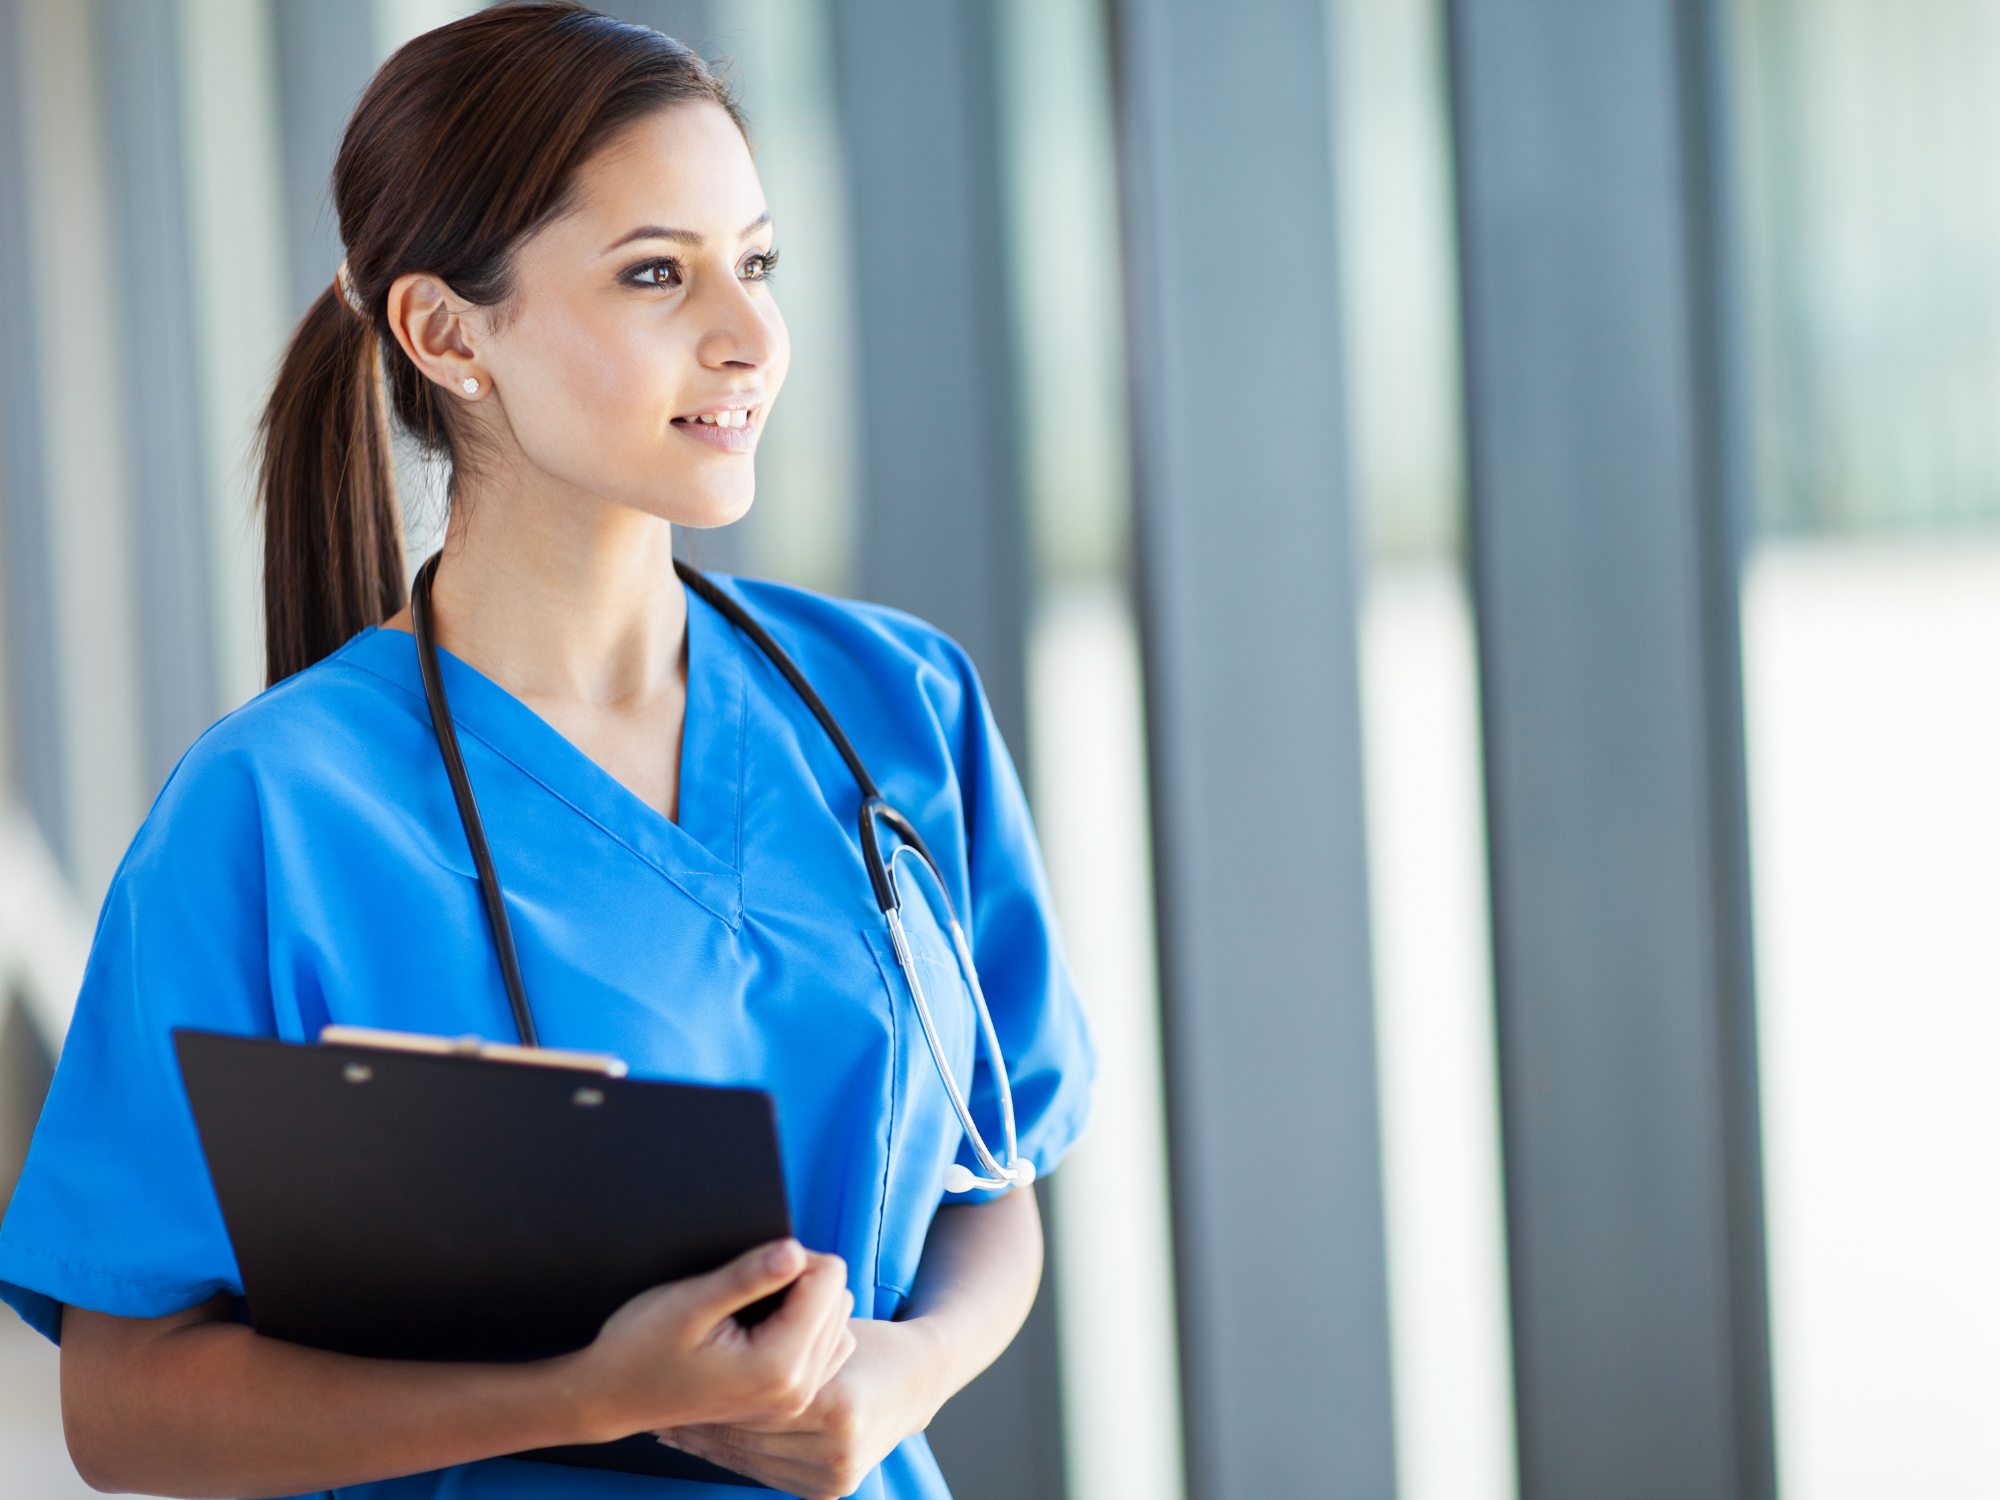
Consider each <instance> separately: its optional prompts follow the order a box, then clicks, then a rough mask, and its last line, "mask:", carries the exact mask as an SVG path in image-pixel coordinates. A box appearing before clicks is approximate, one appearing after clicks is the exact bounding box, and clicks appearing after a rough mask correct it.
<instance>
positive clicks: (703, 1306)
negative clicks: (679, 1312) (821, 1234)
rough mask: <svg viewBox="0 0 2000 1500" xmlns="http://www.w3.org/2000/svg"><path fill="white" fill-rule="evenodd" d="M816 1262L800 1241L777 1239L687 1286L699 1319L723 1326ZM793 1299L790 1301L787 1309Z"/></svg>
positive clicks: (740, 1256) (693, 1280) (697, 1278)
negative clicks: (700, 1317) (734, 1315)
mask: <svg viewBox="0 0 2000 1500" xmlns="http://www.w3.org/2000/svg"><path fill="white" fill-rule="evenodd" d="M812 1259H813V1257H812V1256H811V1255H809V1254H808V1252H807V1250H806V1247H805V1246H803V1245H801V1244H800V1243H799V1242H798V1241H797V1240H774V1241H773V1242H772V1243H770V1244H768V1245H759V1246H758V1247H757V1248H756V1249H754V1250H746V1251H744V1252H743V1254H741V1255H739V1256H737V1257H736V1259H734V1260H732V1261H731V1262H730V1263H729V1264H728V1265H726V1266H723V1267H722V1268H721V1269H720V1270H716V1271H710V1272H709V1273H708V1274H707V1275H706V1276H695V1277H691V1278H689V1279H688V1280H687V1281H686V1282H685V1283H683V1287H684V1289H685V1292H686V1295H687V1296H688V1299H689V1302H690V1303H691V1304H692V1307H693V1309H694V1311H695V1312H696V1314H697V1315H698V1316H703V1317H705V1319H706V1321H708V1322H711V1323H720V1322H721V1321H722V1320H723V1319H724V1318H726V1317H728V1316H729V1315H730V1314H731V1313H734V1312H737V1311H739V1310H740V1309H742V1308H745V1307H748V1306H749V1305H750V1304H751V1303H753V1302H756V1301H758V1300H759V1299H761V1298H764V1297H768V1296H770V1295H771V1294H772V1293H773V1292H776V1291H782V1290H783V1289H784V1288H785V1287H787V1286H790V1285H791V1284H792V1283H793V1282H794V1281H797V1280H799V1279H800V1277H801V1273H804V1272H807V1271H808V1270H809V1267H810V1262H811V1261H812ZM793 1300H794V1299H792V1298H789V1297H788V1298H786V1306H787V1307H789V1306H790V1304H791V1302H792V1301H793Z"/></svg>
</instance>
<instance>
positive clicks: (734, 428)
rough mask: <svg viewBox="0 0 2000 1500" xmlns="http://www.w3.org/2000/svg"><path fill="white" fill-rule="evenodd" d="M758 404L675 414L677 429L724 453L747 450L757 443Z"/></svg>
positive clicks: (675, 426)
mask: <svg viewBox="0 0 2000 1500" xmlns="http://www.w3.org/2000/svg"><path fill="white" fill-rule="evenodd" d="M758 411H759V408H758V407H756V406H725V407H718V408H716V409H715V410H713V411H703V412H695V413H693V414H692V415H690V416H685V417H675V418H674V430H675V431H676V432H681V433H685V434H686V435H687V436H688V437H691V438H693V439H694V440H695V441H696V442H698V443H706V444H708V446H709V447H711V448H720V449H721V450H722V451H723V452H725V453H748V452H749V451H750V450H751V449H753V448H755V447H756V446H757V434H758V430H759V429H758V426H757V420H756V418H757V413H758Z"/></svg>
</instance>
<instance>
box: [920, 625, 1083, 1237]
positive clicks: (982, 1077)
mask: <svg viewBox="0 0 2000 1500" xmlns="http://www.w3.org/2000/svg"><path fill="white" fill-rule="evenodd" d="M961 661H962V658H961ZM961 671H962V673H963V676H964V679H965V681H966V685H967V688H968V692H967V697H966V701H967V704H968V707H969V708H971V709H973V710H974V712H972V713H969V714H968V719H969V722H968V723H967V724H966V726H965V735H964V742H963V744H964V748H963V750H962V752H961V765H960V778H961V780H960V785H961V792H962V794H963V796H964V797H965V799H966V809H965V814H966V822H965V826H966V846H967V848H966V858H967V875H968V879H969V881H970V884H971V897H972V900H971V910H972V930H971V932H970V933H969V934H968V938H969V941H970V942H971V944H972V950H973V961H974V962H975V963H976V964H977V965H978V968H979V980H980V988H981V990H982V991H983V992H984V993H985V996H986V1003H987V1007H988V1009H989V1010H991V1012H992V1014H993V1029H994V1031H995V1032H996V1033H997V1034H998V1036H999V1039H1000V1052H1001V1055H1002V1056H1003V1057H1004V1058H1005V1059H1006V1060H1007V1074H1008V1078H1009V1081H1010V1083H1011V1085H1012V1089H1013V1095H1014V1120H1015V1133H1016V1138H1017V1141H1018V1144H1019V1146H1020V1151H1021V1154H1022V1155H1023V1156H1025V1157H1026V1158H1028V1160H1030V1161H1032V1162H1033V1163H1034V1164H1035V1173H1036V1176H1037V1177H1043V1176H1046V1175H1047V1174H1048V1173H1050V1172H1052V1171H1054V1170H1055V1167H1056V1164H1057V1163H1058V1162H1060V1161H1061V1160H1062V1158H1063V1156H1064V1155H1065V1154H1066V1153H1067V1152H1068V1150H1069V1148H1070V1147H1071V1146H1072V1145H1074V1144H1075V1143H1076V1139H1077V1137H1078V1136H1079V1135H1081V1134H1082V1133H1083V1128H1084V1126H1085V1124H1086V1123H1088V1121H1089V1118H1090V1102H1091V1086H1092V1083H1093V1081H1094V1080H1095V1077H1096V1072H1097V1055H1096V1052H1095V1050H1094V1049H1093V1047H1092V1045H1091V1039H1090V1031H1089V1027H1088V1025H1087V1024H1086V1022H1085V1020H1084V1015H1083V1007H1082V1005H1081V1003H1080V1002H1079V1001H1078V998H1077V994H1076V987H1075V985H1074V984H1073V983H1072V981H1071V979H1070V974H1069V966H1068V965H1067V964H1066V963H1065V962H1064V961H1063V956H1062V945H1061V942H1060V940H1059V938H1058V934H1057V927H1056V922H1055V915H1054V911H1053V908H1052V906H1051V903H1050V900H1049V889H1048V877H1047V875H1046V873H1045V872H1044V870H1043V867H1042V856H1041V848H1040V846H1039V845H1038V844H1037V842H1036V839H1035V829H1034V823H1033V820H1032V818H1031V817H1030V816H1029V812H1028V800H1027V798H1026V796H1025V795H1023V793H1022V790H1021V781H1020V777H1019V776H1018V775H1017V774H1016V772H1015V770H1014V762H1013V760H1012V758H1011V757H1010V756H1009V755H1008V753H1007V746H1006V743H1005V742H1004V741H1003V740H1002V739H1001V736H1000V730H999V726H998V725H996V724H995V723H994V721H993V713H992V710H991V709H990V708H989V707H988V705H987V702H986V697H985V694H984V693H983V692H982V691H980V688H979V684H978V681H977V679H976V678H975V677H974V676H973V671H972V667H971V665H970V663H964V664H963V665H962V667H961ZM970 1103H971V1106H972V1111H973V1116H974V1118H976V1119H980V1120H992V1119H997V1118H999V1114H1000V1104H999V1098H998V1090H997V1089H996V1087H995V1085H994V1081H993V1077H992V1073H991V1071H990V1069H988V1067H987V1065H986V1061H985V1058H984V1055H983V1053H982V1054H981V1056H980V1060H979V1063H978V1065H977V1067H976V1069H975V1071H974V1074H973V1089H972V1098H971V1100H970ZM988 1144H989V1145H990V1146H992V1147H993V1149H994V1150H995V1152H996V1153H997V1152H998V1150H999V1142H998V1141H997V1140H995V1141H990V1142H989V1143H988ZM958 1160H959V1161H960V1162H961V1163H962V1164H963V1165H964V1166H966V1167H968V1168H971V1169H972V1170H974V1171H978V1170H980V1168H979V1163H978V1161H977V1159H976V1158H975V1157H974V1156H973V1154H972V1148H971V1145H970V1143H967V1144H966V1145H965V1146H964V1147H963V1148H962V1149H961V1150H960V1152H959V1156H958ZM997 1196H999V1194H998V1193H997V1192H976V1191H975V1192H971V1193H956V1194H952V1195H950V1196H949V1197H948V1198H947V1199H946V1201H947V1202H951V1203H976V1202H984V1201H986V1200H988V1199H990V1198H994V1197H997Z"/></svg>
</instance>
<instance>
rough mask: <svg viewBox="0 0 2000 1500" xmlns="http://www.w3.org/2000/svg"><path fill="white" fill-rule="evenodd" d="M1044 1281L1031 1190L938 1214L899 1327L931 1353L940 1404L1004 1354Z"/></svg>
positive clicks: (1039, 1231) (1038, 1213)
mask: <svg viewBox="0 0 2000 1500" xmlns="http://www.w3.org/2000/svg"><path fill="white" fill-rule="evenodd" d="M1041 1280H1042V1217H1041V1210H1040V1208H1039V1206H1038V1205H1037V1203H1036V1201H1035V1190H1034V1189H1033V1188H1032V1187H1021V1188H1015V1189H1014V1190H1013V1191H1012V1192H1010V1193H1008V1194H1007V1195H1006V1196H1004V1197H1001V1198H996V1199H994V1200H993V1201H992V1202H990V1203H966V1204H950V1205H947V1206H946V1207H944V1208H941V1209H939V1210H938V1213H937V1217H936V1218H935V1220H933V1221H932V1224H931V1231H930V1236H929V1238H928V1239H927V1240H926V1241H925V1242H924V1254H923V1260H922V1261H921V1263H920V1264H919V1265H918V1268H917V1276H916V1283H915V1285H914V1286H913V1287H912V1288H911V1289H910V1301H909V1304H908V1306H907V1307H905V1308H904V1310H903V1314H902V1321H903V1322H906V1323H908V1324H910V1325H912V1327H913V1330H921V1331H923V1332H924V1333H925V1334H926V1335H927V1336H928V1339H929V1341H930V1343H931V1344H932V1346H933V1358H934V1361H935V1363H934V1364H933V1368H932V1373H933V1377H934V1379H935V1381H936V1383H937V1385H938V1387H939V1394H938V1404H940V1405H942V1404H943V1402H944V1401H946V1400H948V1399H949V1398H950V1397H951V1396H953V1395H955V1394H956V1393H957V1392H958V1391H960V1390H961V1389H963V1388H964V1387H965V1386H966V1385H967V1384H969V1383H970V1382H971V1381H972V1379H973V1378H974V1377H975V1376H977V1375H978V1374H979V1372H980V1371H982V1370H984V1369H985V1368H986V1367H987V1366H988V1365H990V1364H992V1363H993V1361H994V1360H996V1359H998V1358H999V1357H1000V1355H1001V1354H1002V1353H1004V1352H1005V1350H1006V1348H1007V1346H1008V1345H1009V1344H1010V1343H1012V1342H1013V1340H1014V1335H1015V1334H1017V1333H1019V1332H1020V1331H1021V1325H1022V1324H1023V1323H1025V1322H1026V1321H1027V1318H1028V1312H1029V1309H1030V1308H1032V1307H1033V1306H1034V1304H1035V1291H1036V1289H1037V1288H1038V1287H1039V1286H1040V1285H1041Z"/></svg>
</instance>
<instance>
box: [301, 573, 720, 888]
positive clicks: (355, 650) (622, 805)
mask: <svg viewBox="0 0 2000 1500" xmlns="http://www.w3.org/2000/svg"><path fill="white" fill-rule="evenodd" d="M687 602H688V622H687V631H688V695H687V716H686V720H685V722H684V725H683V727H682V730H681V762H680V793H679V802H680V809H679V810H680V821H679V822H678V823H675V822H671V821H669V820H668V819H667V818H665V817H663V816H662V815H661V814H660V813H659V812H658V811H657V810H656V809H654V808H652V807H650V806H648V805H647V804H646V803H645V802H644V801H642V800H641V799H640V798H639V797H638V796H636V795H634V794H633V793H632V792H631V791H630V790H628V789H627V788H626V786H625V785H624V783H623V782H621V781H619V780H618V779H617V778H616V777H615V776H613V775H612V774H611V773H610V772H608V771H606V770H605V769H604V768H603V767H602V766H600V765H598V764H597V762H596V761H594V760H592V759H591V758H590V757H589V756H587V755H585V754H584V753H583V752H582V751H581V750H579V749H577V747H576V746H575V745H573V744H571V743H570V742H569V741H568V740H567V739H565V738H564V737H563V736H562V735H561V734H560V733H559V732H558V731H557V730H556V729H555V727H554V726H553V725H551V724H550V723H549V722H548V721H547V720H546V719H544V718H542V716H541V715H540V714H538V713H536V712H535V711H534V710H533V709H532V708H530V707H528V705H527V704H525V703H523V702H522V701H521V700H520V699H519V698H516V697H515V696H514V695H513V694H512V693H510V692H508V691H507V690H506V689H505V688H503V687H501V686H500V685H499V684H498V683H497V682H495V681H493V679H492V678H490V677H487V676H486V675H485V674H483V673H481V672H479V671H478V670H477V669H475V668H473V667H471V666H468V665H467V664H466V663H465V662H463V661H461V660H460V659H459V658H458V657H456V656H453V655H452V654H451V653H450V652H449V651H446V650H444V649H442V648H440V649H439V651H438V660H439V662H440V665H441V666H442V669H443V674H444V688H445V696H446V698H447V699H449V700H450V702H451V717H452V722H453V723H454V724H456V725H457V726H458V732H459V734H460V735H462V736H471V737H472V738H474V739H477V740H478V741H479V742H480V743H481V744H483V745H485V746H486V748H487V749H489V750H491V751H492V752H493V753H494V754H495V755H498V756H500V757H501V758H502V759H503V760H506V761H507V762H508V763H510V764H511V765H513V766H514V767H515V768H516V769H517V770H519V771H520V772H521V773H522V774H523V775H525V776H527V777H528V778H529V779H530V780H532V781H534V782H536V783H537V784H538V785H539V786H541V787H542V789H543V790H544V791H546V792H548V793H549V795H550V796H552V797H555V798H556V799H557V800H558V801H560V802H562V803H564V804H566V805H567V806H568V807H570V808H571V809H572V810H573V811H575V812H576V813H577V814H578V815H579V816H581V817H582V818H584V819H585V820H587V821H588V822H590V823H592V824H594V825H596V827H597V828H598V829H599V830H600V831H601V832H602V833H604V834H605V835H606V836H608V837H609V838H611V839H613V840H615V841H616V842H617V843H619V844H621V845H623V846H624V847H625V848H626V849H628V850H630V851H631V852H632V853H633V854H635V855H637V856H638V857H639V858H640V859H641V860H644V861H645V862H646V863H647V864H649V865H651V866H652V867H653V868H654V869H655V870H657V871H658V872H659V873H660V874H661V875H663V876H664V877H666V879H668V880H669V881H671V882H673V884H674V885H676V886H678V887H679V888H680V889H681V890H682V891H683V892H685V893H686V894H687V895H688V896H689V897H690V898H691V899H693V900H694V901H696V902H699V903H700V904H701V905H702V906H704V907H706V908H707V909H708V910H709V911H711V912H713V913H714V914H715V915H716V916H718V917H720V918H721V919H722V920H723V921H725V922H727V923H728V924H729V925H730V926H731V927H735V926H736V925H737V924H738V923H740V922H741V921H742V918H743V875H742V868H743V778H744V763H745V757H746V754H747V750H748V746H747V744H746V742H745V735H746V732H747V719H748V715H747V713H746V711H745V703H744V695H745V693H746V692H747V691H748V679H747V675H746V674H745V672H744V670H743V655H742V650H741V643H740V642H738V640H737V639H736V632H735V631H734V630H733V629H732V628H731V627H730V625H729V622H728V621H726V620H724V619H723V618H722V617H721V616H720V615H718V614H717V613H716V612H715V609H714V607H713V606H711V605H709V604H708V603H707V602H706V601H704V600H703V599H702V598H701V597H700V596H699V595H697V594H696V593H695V592H694V590H693V589H689V590H688V591H687ZM338 659H339V660H341V661H343V662H346V663H347V664H349V665H351V666H354V667H358V668H360V669H361V670H363V671H366V672H369V673H371V674H372V675H374V676H376V677H380V678H382V679H384V680H386V681H387V682H389V683H390V684H392V685H393V686H395V687H396V688H398V689H400V690H401V691H402V692H403V693H404V694H405V695H406V696H407V697H409V698H410V699H412V700H414V701H413V703H412V704H411V705H410V706H411V709H412V712H414V713H415V714H416V716H417V717H418V718H420V719H421V720H422V721H423V722H424V724H425V725H426V727H428V725H429V723H430V710H429V707H428V705H427V704H426V702H425V700H424V687H423V677H422V674H421V672H420V671H419V669H418V666H417V642H416V638H415V637H414V636H412V635H410V634H409V633H408V632H407V631H402V630H382V629H379V628H376V627H372V626H371V627H370V628H369V629H367V630H365V631H363V632H362V633H361V634H360V635H358V636H356V637H355V638H354V639H353V640H351V641H349V642H348V643H347V644H346V645H345V646H343V647H342V648H341V649H340V651H339V653H338ZM474 790H475V791H477V787H476V786H475V788H474ZM481 811H482V812H485V814H486V817H487V820H488V822H487V830H486V833H487V837H488V838H489V839H491V840H492V841H493V843H494V844H495V846H496V847H498V846H500V845H503V844H504V843H505V842H506V838H507V831H506V829H505V828H504V827H501V826H498V824H497V821H496V820H494V818H493V815H492V813H491V812H490V811H487V810H486V809H485V808H482V809H481Z"/></svg>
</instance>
